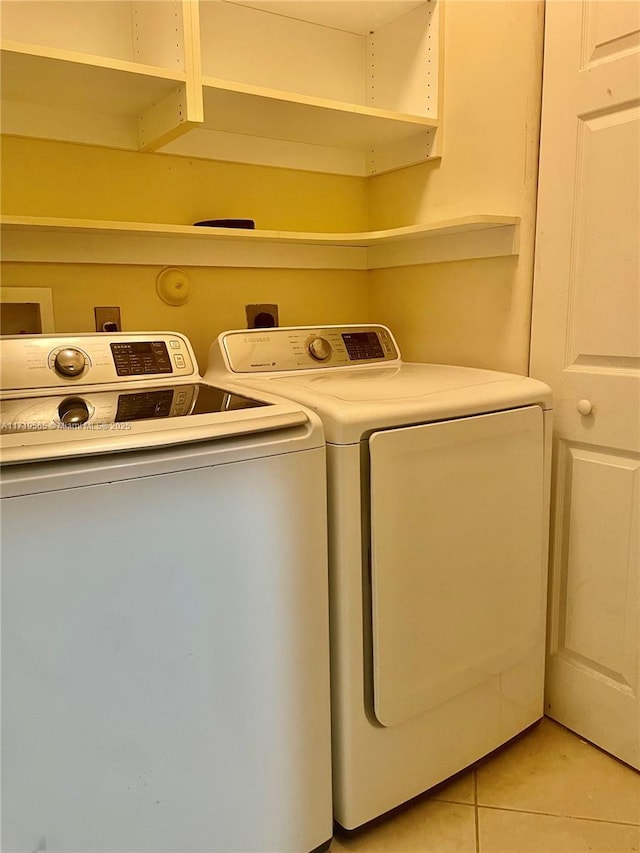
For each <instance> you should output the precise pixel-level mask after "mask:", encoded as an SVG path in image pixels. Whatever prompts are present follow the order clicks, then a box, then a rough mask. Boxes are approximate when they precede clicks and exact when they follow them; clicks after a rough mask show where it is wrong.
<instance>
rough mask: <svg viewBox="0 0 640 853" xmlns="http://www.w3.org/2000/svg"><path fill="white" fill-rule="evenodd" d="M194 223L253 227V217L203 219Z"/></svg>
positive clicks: (208, 225)
mask: <svg viewBox="0 0 640 853" xmlns="http://www.w3.org/2000/svg"><path fill="white" fill-rule="evenodd" d="M193 224H194V225H205V226H207V227H209V228H255V227H256V223H255V221H254V220H253V219H203V220H202V222H194V223H193Z"/></svg>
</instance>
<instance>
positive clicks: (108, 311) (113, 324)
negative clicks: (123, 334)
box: [93, 306, 122, 332]
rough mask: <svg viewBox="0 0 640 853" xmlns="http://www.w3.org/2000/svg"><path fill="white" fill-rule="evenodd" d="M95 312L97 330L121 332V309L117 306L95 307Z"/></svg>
mask: <svg viewBox="0 0 640 853" xmlns="http://www.w3.org/2000/svg"><path fill="white" fill-rule="evenodd" d="M93 313H94V314H95V317H96V332H120V331H122V326H121V324H120V309H119V308H118V307H117V306H111V307H105V306H101V307H95V308H94V309H93Z"/></svg>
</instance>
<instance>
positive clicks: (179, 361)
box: [173, 353, 186, 367]
mask: <svg viewBox="0 0 640 853" xmlns="http://www.w3.org/2000/svg"><path fill="white" fill-rule="evenodd" d="M173 360H174V361H175V363H176V367H186V364H185V360H184V356H183V355H182V354H181V353H176V355H174V357H173Z"/></svg>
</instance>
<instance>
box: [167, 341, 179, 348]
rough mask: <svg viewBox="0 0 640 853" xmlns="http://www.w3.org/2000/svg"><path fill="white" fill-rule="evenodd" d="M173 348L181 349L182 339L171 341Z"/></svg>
mask: <svg viewBox="0 0 640 853" xmlns="http://www.w3.org/2000/svg"><path fill="white" fill-rule="evenodd" d="M169 346H170V347H171V349H180V341H169Z"/></svg>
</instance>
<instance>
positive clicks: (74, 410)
mask: <svg viewBox="0 0 640 853" xmlns="http://www.w3.org/2000/svg"><path fill="white" fill-rule="evenodd" d="M58 417H59V418H60V423H62V424H64V426H80V424H86V422H87V421H88V420H89V417H90V412H89V406H87V404H86V403H85V401H84V400H83V399H82V397H66V398H65V399H64V400H63V401H62V402H61V403H60V405H59V406H58Z"/></svg>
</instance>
